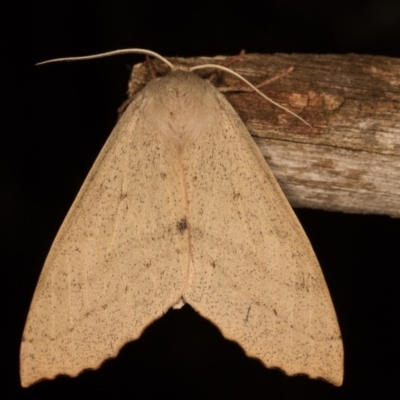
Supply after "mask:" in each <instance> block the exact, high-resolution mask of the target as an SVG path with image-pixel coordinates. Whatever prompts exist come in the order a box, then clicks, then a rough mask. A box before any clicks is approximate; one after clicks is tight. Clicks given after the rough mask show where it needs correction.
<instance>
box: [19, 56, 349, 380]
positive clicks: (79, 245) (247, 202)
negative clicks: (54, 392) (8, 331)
mask: <svg viewBox="0 0 400 400" xmlns="http://www.w3.org/2000/svg"><path fill="white" fill-rule="evenodd" d="M136 52H141V53H143V52H144V53H146V54H151V55H155V53H152V52H149V51H145V50H140V49H139V50H138V49H136ZM156 56H157V57H158V58H160V59H162V60H165V59H164V58H162V57H161V56H158V55H156ZM87 58H91V57H87ZM165 62H167V63H168V65H170V67H171V70H172V71H171V72H170V73H169V74H168V75H166V76H164V77H161V78H157V79H153V80H151V81H150V82H149V83H148V84H147V86H146V87H145V88H144V89H143V90H142V91H141V92H140V93H138V94H137V95H136V97H135V99H134V100H133V101H132V103H131V104H130V105H129V106H128V107H127V109H126V110H125V112H124V114H123V116H122V117H121V119H120V120H119V121H118V123H117V125H116V127H115V128H114V130H113V131H112V133H111V135H110V137H109V138H108V140H107V142H106V144H105V145H104V147H103V149H102V150H101V152H100V154H99V156H98V157H97V160H96V161H95V163H94V165H93V167H92V169H91V171H90V172H89V175H88V176H87V178H86V180H85V182H84V184H83V186H82V188H81V189H80V191H79V193H78V195H77V197H76V199H75V201H74V203H73V205H72V207H71V209H70V210H69V212H68V215H67V216H66V218H65V220H64V222H63V224H62V226H61V228H60V230H59V232H58V234H57V236H56V238H55V240H54V243H53V245H52V247H51V250H50V252H49V254H48V256H47V259H46V262H45V264H44V267H43V270H42V273H41V275H40V278H39V281H38V284H37V287H36V291H35V294H34V297H33V300H32V303H31V307H30V310H29V314H28V318H27V321H26V326H25V330H24V333H23V338H22V343H21V354H20V359H21V365H20V372H21V382H22V385H23V386H28V385H31V384H33V383H34V382H37V381H38V380H41V379H44V378H47V379H50V378H54V377H55V376H56V375H58V374H67V375H71V376H76V375H77V374H79V373H80V372H81V371H82V370H84V369H87V368H98V367H99V366H100V365H101V363H102V362H103V361H104V360H106V359H107V358H110V357H115V356H116V355H117V354H118V352H119V350H120V349H121V347H122V346H123V345H124V344H126V343H127V342H128V341H131V340H135V339H137V338H138V337H139V336H140V335H141V334H142V332H143V330H144V329H145V328H146V327H147V326H148V325H149V324H151V323H152V322H153V321H154V320H156V319H157V318H159V317H161V316H162V315H163V314H164V313H165V312H166V311H167V310H168V309H169V308H171V307H174V306H177V305H179V304H184V303H187V304H189V305H190V306H192V307H193V308H194V309H195V310H196V311H197V312H198V313H199V314H200V315H202V316H203V317H205V318H207V319H209V320H210V321H212V322H213V323H214V324H215V325H216V326H218V327H219V329H220V330H221V332H222V334H223V335H224V336H225V337H226V338H228V339H231V340H235V341H236V342H238V343H239V344H240V345H241V346H242V347H243V349H244V350H245V352H246V354H247V355H248V356H251V357H256V358H258V359H260V360H261V361H262V362H263V363H264V364H265V365H266V366H267V367H277V368H280V369H282V370H284V371H285V372H286V373H287V374H288V375H294V374H299V373H302V374H307V375H308V376H310V377H311V378H318V377H320V378H323V379H325V380H327V381H329V382H331V383H333V384H334V385H338V386H340V385H341V384H342V380H343V345H342V339H341V334H340V329H339V325H338V322H337V318H336V314H335V310H334V307H333V304H332V301H331V298H330V294H329V290H328V288H327V285H326V283H325V280H324V277H323V273H322V271H321V268H320V266H319V264H318V261H317V259H316V257H315V255H314V252H313V250H312V247H311V245H310V243H309V240H308V239H307V236H306V234H305V233H304V231H303V229H302V227H301V225H300V223H299V221H298V220H297V218H296V216H295V214H294V212H293V210H292V208H291V207H290V205H289V203H288V201H287V200H286V198H285V196H284V194H283V193H282V190H281V189H280V187H279V185H278V183H277V182H276V180H275V178H274V176H273V174H272V173H271V171H270V169H269V167H268V165H267V163H266V162H265V160H264V158H263V156H262V155H261V153H260V151H259V149H258V148H257V146H256V144H255V143H254V141H253V139H252V138H251V136H250V134H249V132H248V130H247V129H246V127H245V125H244V124H243V122H242V121H241V119H240V118H239V116H238V115H237V113H236V112H235V110H234V109H233V108H232V106H231V105H230V104H229V102H228V101H227V99H226V98H225V97H224V96H223V95H222V94H221V93H220V92H219V91H218V90H217V89H215V88H214V87H213V86H212V85H211V84H210V83H209V82H208V81H206V80H203V79H201V78H200V77H198V76H197V75H196V74H195V73H194V69H195V68H192V70H184V69H179V68H175V67H173V66H172V65H171V64H170V63H169V62H168V61H167V60H165Z"/></svg>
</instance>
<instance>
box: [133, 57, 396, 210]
mask: <svg viewBox="0 0 400 400" xmlns="http://www.w3.org/2000/svg"><path fill="white" fill-rule="evenodd" d="M225 60H226V57H225V56H224V57H222V56H218V57H215V58H205V57H202V58H191V59H182V58H171V59H170V61H171V62H172V63H173V64H174V65H187V66H192V65H198V64H205V63H216V64H222V63H223V62H224V61H225ZM156 66H157V70H158V71H159V70H165V69H166V68H165V66H162V65H161V64H159V63H156ZM290 66H293V67H294V71H293V72H291V73H290V74H288V75H287V76H285V77H283V78H281V79H279V80H277V81H275V82H273V83H270V84H269V85H268V86H265V87H264V88H262V91H263V92H264V93H265V94H266V95H267V96H269V97H271V98H272V99H274V100H275V101H277V102H279V103H280V104H282V105H284V106H286V107H288V108H290V109H291V110H292V111H294V112H295V113H297V114H298V115H300V116H301V117H302V118H304V119H305V120H307V121H308V122H309V123H310V124H311V125H312V128H310V127H308V126H307V125H305V124H304V123H302V122H300V121H299V120H297V119H296V118H294V117H293V116H291V115H290V114H289V113H286V112H284V111H282V110H281V109H279V108H277V107H275V106H273V105H271V104H269V103H267V102H266V101H265V100H264V99H262V98H261V97H260V96H259V95H257V94H256V93H254V92H250V93H247V92H241V91H238V92H228V93H226V96H227V97H228V99H229V101H230V102H231V103H232V105H233V106H234V107H235V109H236V110H237V112H238V114H239V115H240V117H241V118H242V120H243V121H244V123H245V124H246V126H247V127H248V129H249V131H250V133H251V134H252V135H253V137H254V139H255V141H256V143H257V144H258V146H259V147H260V149H261V152H262V153H263V155H264V157H265V158H266V160H267V162H268V164H269V166H270V167H271V169H272V171H273V173H274V174H275V176H276V178H277V180H278V182H279V184H280V185H281V187H282V189H283V191H284V192H285V194H286V196H287V198H288V199H289V201H290V203H291V204H292V206H294V207H308V208H320V209H324V210H332V211H343V212H352V213H374V214H386V215H390V216H392V217H400V59H393V58H387V57H377V56H363V55H354V54H349V55H309V54H275V55H262V54H248V55H246V56H244V57H243V58H242V59H240V60H239V61H236V62H235V63H234V64H232V65H231V67H232V69H234V70H235V71H237V72H239V73H240V74H242V75H243V76H244V77H245V78H247V79H248V80H250V81H251V82H252V83H255V84H257V83H259V82H262V81H264V80H265V79H267V78H269V77H272V76H274V75H276V74H278V73H280V72H282V71H285V70H287V69H288V68H289V67H290ZM149 79H150V77H149V71H148V69H147V68H146V67H144V66H143V65H142V64H141V65H137V66H135V67H134V70H133V74H132V78H131V81H130V84H129V93H130V94H132V93H135V92H136V91H137V90H138V89H139V88H140V87H142V86H143V85H144V83H145V82H147V81H148V80H149ZM215 83H216V85H217V86H222V87H243V85H242V83H241V82H240V81H238V80H237V79H236V78H234V77H232V76H229V75H228V74H226V73H222V74H221V75H220V76H219V78H218V79H216V82H215Z"/></svg>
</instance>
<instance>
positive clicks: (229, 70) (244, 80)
mask: <svg viewBox="0 0 400 400" xmlns="http://www.w3.org/2000/svg"><path fill="white" fill-rule="evenodd" d="M206 68H215V69H220V70H221V71H225V72H228V73H229V74H231V75H233V76H235V77H236V78H238V79H240V80H241V81H242V82H244V83H245V84H246V85H248V86H249V87H251V88H252V89H253V90H254V91H255V92H256V93H258V94H259V95H260V96H261V97H263V98H264V99H265V100H267V101H269V102H270V103H271V104H273V105H274V106H276V107H279V108H281V109H282V110H284V111H286V112H288V113H289V114H292V115H293V116H294V117H296V118H297V119H299V120H300V121H301V122H303V123H305V124H306V125H308V126H309V127H310V128H312V126H311V125H310V124H309V123H308V122H307V121H306V120H304V119H303V118H301V117H300V116H299V115H297V114H296V113H294V112H293V111H291V110H289V109H288V108H286V107H284V106H282V105H281V104H279V103H277V102H276V101H274V100H272V99H271V98H269V97H268V96H267V95H265V94H264V93H263V92H261V91H260V90H259V89H257V88H256V87H255V86H254V85H253V84H251V83H250V82H249V81H248V80H247V79H246V78H243V76H242V75H240V74H238V73H237V72H235V71H233V70H231V69H230V68H226V67H223V66H222V65H217V64H204V65H196V66H195V67H192V68H190V71H196V70H199V69H206Z"/></svg>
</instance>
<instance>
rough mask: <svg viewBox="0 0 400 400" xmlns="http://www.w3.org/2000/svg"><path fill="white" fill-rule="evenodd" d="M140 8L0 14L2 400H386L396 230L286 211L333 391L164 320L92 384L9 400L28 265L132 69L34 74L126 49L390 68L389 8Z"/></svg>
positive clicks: (393, 49)
mask: <svg viewBox="0 0 400 400" xmlns="http://www.w3.org/2000/svg"><path fill="white" fill-rule="evenodd" d="M143 3H144V4H139V2H134V1H112V2H111V1H108V2H106V1H99V2H96V3H95V2H93V4H90V3H89V2H81V1H72V0H70V1H57V2H53V3H47V2H43V1H35V2H31V3H30V4H29V5H25V4H23V3H19V4H17V5H15V6H14V8H13V9H11V8H10V7H9V6H7V4H3V5H2V6H1V7H2V10H1V15H2V17H3V19H4V21H3V24H2V43H3V46H2V52H1V53H2V56H1V58H2V59H3V61H2V66H3V67H4V68H2V70H3V71H2V78H3V90H2V95H3V96H2V100H3V101H2V103H3V106H2V110H3V113H2V120H3V121H5V125H6V126H5V127H3V129H2V132H1V140H2V142H1V143H2V146H1V147H0V151H1V198H0V200H1V208H0V213H1V214H0V215H1V227H2V228H3V229H2V240H1V243H2V251H1V255H2V257H1V259H2V261H1V276H2V278H1V284H2V290H1V292H2V294H3V295H4V301H3V303H2V305H3V312H5V318H2V328H1V333H2V338H1V339H2V340H1V346H2V347H1V349H2V350H1V351H2V353H1V367H2V373H1V374H0V377H1V378H0V379H1V380H2V385H1V392H2V393H4V394H5V396H1V397H2V398H6V399H16V398H23V399H39V398H40V399H46V398H51V399H62V398H83V397H86V396H88V395H91V396H93V397H96V398H138V399H141V398H165V397H167V396H173V397H174V398H186V399H192V398H209V399H213V398H219V399H220V398H229V399H233V398H238V399H240V398H247V399H254V398H271V399H278V398H279V399H280V398H298V399H302V398H310V399H311V398H312V399H331V398H332V399H334V398H340V399H347V398H349V399H350V398H352V399H353V398H355V396H357V395H364V394H371V395H372V396H373V397H379V398H396V397H398V394H399V390H398V385H399V384H398V382H399V372H400V371H399V367H398V356H399V344H398V336H397V334H396V331H397V330H398V325H399V308H398V305H397V302H398V298H399V296H398V292H397V291H398V285H397V270H398V267H399V266H400V261H399V256H398V248H399V247H400V246H399V245H400V240H399V239H400V221H399V220H395V219H391V218H389V217H386V216H374V215H366V216H364V215H349V214H341V213H328V212H324V211H316V210H303V209H298V210H295V211H296V213H297V215H298V217H299V219H300V221H301V223H302V224H303V226H304V229H305V230H306V232H307V234H308V236H309V238H310V241H311V242H312V244H313V246H314V248H315V251H316V253H317V256H318V258H319V260H320V263H321V266H322V268H323V271H324V274H325V277H326V280H327V283H328V286H329V288H330V291H331V295H332V298H333V302H334V304H335V307H336V311H337V315H338V319H339V323H340V326H341V329H342V334H343V339H344V346H345V376H344V384H343V386H342V387H341V388H335V387H333V386H331V385H330V384H328V383H325V382H323V381H316V380H310V379H308V378H305V377H287V376H285V375H284V374H283V373H281V372H279V371H273V370H268V369H266V368H265V367H263V366H262V365H261V364H260V363H259V362H257V361H256V360H252V359H249V358H246V357H245V355H244V353H243V352H242V350H241V349H240V347H239V346H237V345H236V344H235V343H233V342H228V341H226V340H224V339H223V338H222V336H221V335H220V333H219V331H218V330H217V329H216V328H215V327H213V326H212V325H211V324H210V323H209V322H207V321H205V320H203V319H202V318H200V317H199V316H198V315H197V314H196V313H195V312H194V311H193V310H191V309H190V308H189V307H187V306H186V307H184V308H183V309H182V310H181V311H174V312H172V311H171V312H168V313H167V314H166V315H165V316H164V317H163V318H162V319H160V320H159V321H157V322H156V323H154V324H153V325H151V326H150V327H149V328H148V329H147V330H146V331H145V333H144V334H143V336H142V338H141V339H140V340H138V341H136V342H133V343H131V344H129V345H127V346H125V347H124V348H123V350H122V352H121V354H120V355H119V356H118V358H117V359H114V360H111V361H108V362H107V363H105V364H104V365H103V367H102V368H101V369H100V370H97V371H90V372H86V373H84V374H82V375H81V376H79V377H78V378H74V379H71V378H58V379H57V380H55V381H47V382H42V383H39V384H37V385H35V386H33V387H31V388H29V389H22V388H21V387H20V382H19V373H18V355H19V343H20V339H21V335H22V330H23V326H24V322H25V318H26V315H27V312H28V308H29V304H30V300H31V298H32V295H33V291H34V288H35V285H36V281H37V279H38V276H39V273H40V270H41V268H42V264H43V262H44V259H45V256H46V254H47V252H48V250H49V248H50V245H51V243H52V240H53V238H54V237H55V235H56V233H57V230H58V228H59V226H60V225H61V223H62V221H63V218H64V216H65V214H66V213H67V211H68V209H69V207H70V205H71V203H72V201H73V199H74V197H75V195H76V194H77V192H78V190H79V188H80V185H81V184H82V182H83V180H84V178H85V176H86V174H87V173H88V171H89V168H90V167H91V165H92V163H93V161H94V159H95V157H96V156H97V154H98V152H99V151H100V149H101V147H102V145H103V144H104V142H105V140H106V138H107V136H108V134H109V133H110V132H111V130H112V127H113V126H114V124H115V122H116V109H117V108H118V106H119V105H120V104H121V103H122V101H123V100H124V98H125V97H124V94H125V90H126V83H127V80H128V76H129V67H130V66H131V65H132V64H134V63H135V62H139V61H142V60H143V58H142V57H141V56H135V55H131V56H122V57H114V58H111V59H102V60H96V61H90V62H79V63H78V62H77V63H64V64H53V65H49V66H43V67H34V63H36V62H39V61H42V60H46V59H51V58H54V57H66V56H79V55H88V54H94V53H97V52H102V51H108V50H114V49H120V48H125V47H142V48H149V49H151V50H154V51H156V52H158V53H160V54H162V55H164V56H174V55H178V56H198V55H207V56H213V55H220V54H223V55H234V54H237V53H238V52H239V51H240V50H241V49H246V51H247V52H248V53H251V52H260V53H274V52H300V53H323V54H324V53H340V54H344V53H348V52H352V53H364V54H373V55H385V56H392V57H399V56H400V2H399V1H398V0H371V1H324V0H319V1H317V0H302V1H295V0H272V1H258V2H257V1H247V2H237V3H236V4H234V3H233V2H227V3H226V4H225V3H222V2H218V3H215V2H204V1H203V2H199V3H194V2H193V3H192V2H186V4H185V5H180V6H178V5H175V4H174V3H171V2H164V3H163V4H158V3H156V2H143ZM182 4H183V3H182ZM399 74H400V71H399Z"/></svg>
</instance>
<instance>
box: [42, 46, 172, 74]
mask: <svg viewBox="0 0 400 400" xmlns="http://www.w3.org/2000/svg"><path fill="white" fill-rule="evenodd" d="M132 53H133V54H146V55H148V56H152V57H154V58H158V59H159V60H160V61H162V62H163V63H164V64H167V65H168V66H169V67H170V68H171V69H174V66H173V64H172V63H170V62H169V61H168V60H167V59H166V58H164V57H163V56H161V55H160V54H158V53H156V52H154V51H151V50H146V49H123V50H114V51H107V52H106V53H100V54H93V55H91V56H82V57H63V58H53V59H52V60H47V61H42V62H40V63H37V64H35V65H43V64H49V63H53V62H60V61H80V60H93V59H94V58H103V57H110V56H115V55H119V54H132Z"/></svg>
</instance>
